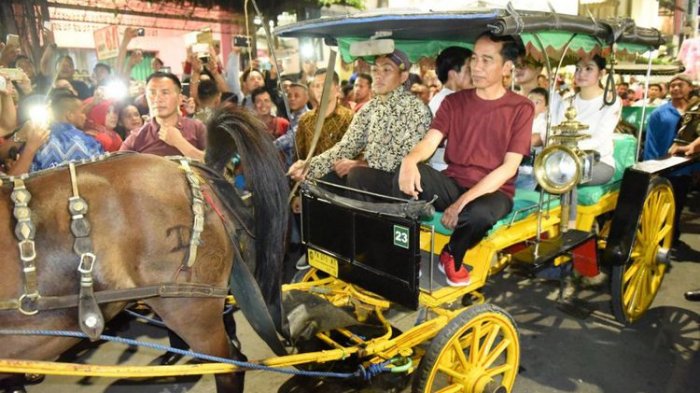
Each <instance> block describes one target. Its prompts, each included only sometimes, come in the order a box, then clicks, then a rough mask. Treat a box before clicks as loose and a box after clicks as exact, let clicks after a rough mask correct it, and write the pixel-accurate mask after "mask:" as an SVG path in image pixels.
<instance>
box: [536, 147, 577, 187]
mask: <svg viewBox="0 0 700 393" xmlns="http://www.w3.org/2000/svg"><path fill="white" fill-rule="evenodd" d="M544 170H545V173H547V177H548V178H549V181H551V182H552V183H553V184H555V185H557V186H562V185H564V184H566V183H568V182H570V181H571V180H572V179H573V178H574V177H575V176H576V171H577V170H578V168H576V160H574V157H572V156H570V155H568V154H566V152H564V151H557V152H554V153H552V154H550V155H549V156H548V157H547V159H546V160H545V162H544Z"/></svg>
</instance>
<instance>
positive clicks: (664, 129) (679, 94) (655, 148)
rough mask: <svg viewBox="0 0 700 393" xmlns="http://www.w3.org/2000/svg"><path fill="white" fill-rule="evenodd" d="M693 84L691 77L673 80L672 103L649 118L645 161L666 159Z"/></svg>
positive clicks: (680, 77)
mask: <svg viewBox="0 0 700 393" xmlns="http://www.w3.org/2000/svg"><path fill="white" fill-rule="evenodd" d="M692 90H693V82H692V81H691V79H690V77H688V76H687V75H684V74H679V75H676V76H674V77H673V79H671V83H670V88H669V91H670V94H671V101H669V102H667V103H665V104H663V105H661V106H660V107H658V108H656V110H654V112H652V113H651V115H650V116H649V125H648V126H647V136H646V140H645V141H644V160H645V161H646V160H656V159H659V158H663V157H666V156H667V155H668V149H669V148H670V147H671V145H672V144H673V138H674V137H675V136H676V131H677V130H678V122H679V121H680V119H681V115H682V114H683V112H685V108H686V106H687V105H688V98H689V96H690V92H691V91H692Z"/></svg>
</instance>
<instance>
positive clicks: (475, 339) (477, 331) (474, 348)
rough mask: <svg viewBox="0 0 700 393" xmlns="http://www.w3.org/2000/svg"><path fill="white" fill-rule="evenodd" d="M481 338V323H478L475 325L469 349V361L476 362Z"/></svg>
mask: <svg viewBox="0 0 700 393" xmlns="http://www.w3.org/2000/svg"><path fill="white" fill-rule="evenodd" d="M479 340H481V324H480V323H477V324H476V325H474V332H473V333H472V342H471V345H470V347H471V348H470V349H469V363H471V364H476V357H477V355H478V353H479Z"/></svg>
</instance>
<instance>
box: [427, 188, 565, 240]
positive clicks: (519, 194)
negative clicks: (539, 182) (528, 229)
mask: <svg viewBox="0 0 700 393" xmlns="http://www.w3.org/2000/svg"><path fill="white" fill-rule="evenodd" d="M547 198H549V197H548V196H547V195H545V198H544V203H545V204H544V207H545V209H546V208H547V206H549V208H550V209H553V208H555V207H557V206H559V198H552V199H551V200H550V201H549V204H548V203H547ZM539 200H540V193H539V192H538V191H530V190H522V189H516V190H515V197H513V209H512V210H511V211H510V213H508V214H506V216H505V217H503V218H502V219H500V220H499V221H498V222H496V224H494V226H493V228H491V230H490V231H489V234H491V233H493V231H495V230H496V229H498V228H500V227H502V226H504V225H509V224H511V222H518V221H520V220H522V219H524V218H526V217H529V216H530V215H532V214H535V213H536V212H537V209H536V208H535V206H537V203H539ZM441 219H442V212H436V213H435V214H433V218H432V219H430V220H424V221H423V224H425V225H427V226H430V225H432V226H434V227H435V232H436V233H439V234H442V235H445V236H450V235H452V230H450V229H447V228H445V227H444V226H443V225H442V223H441V222H440V220H441Z"/></svg>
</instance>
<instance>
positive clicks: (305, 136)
mask: <svg viewBox="0 0 700 393" xmlns="http://www.w3.org/2000/svg"><path fill="white" fill-rule="evenodd" d="M317 111H318V110H317V109H314V110H311V111H308V112H306V113H305V114H304V115H303V116H302V117H301V118H300V119H299V127H298V128H297V137H296V139H297V152H298V153H299V158H300V159H302V160H304V159H306V155H307V154H309V148H310V147H311V142H312V141H313V139H314V130H315V129H316V119H318V115H317V114H316V113H318V112H317ZM352 117H353V113H352V110H350V109H348V108H346V107H344V106H342V105H337V104H336V106H335V110H333V113H331V114H330V115H329V116H328V117H326V119H325V120H324V121H323V129H322V130H321V135H320V136H319V138H318V143H317V144H316V149H315V151H314V155H319V154H321V153H323V152H324V151H326V150H328V149H330V148H331V147H333V146H334V145H335V144H336V143H338V141H340V140H341V138H343V135H345V132H346V131H347V130H348V127H349V126H350V124H351V123H352Z"/></svg>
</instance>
